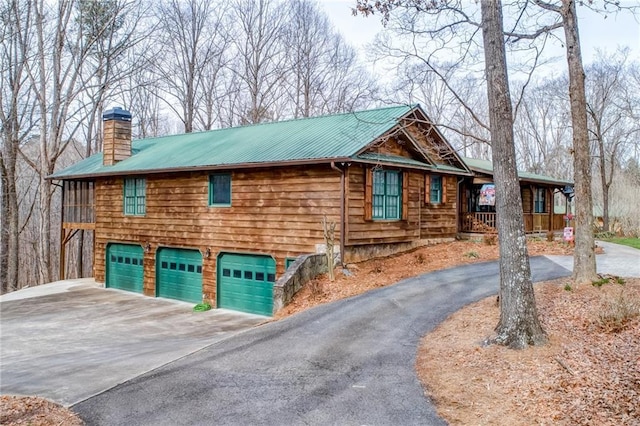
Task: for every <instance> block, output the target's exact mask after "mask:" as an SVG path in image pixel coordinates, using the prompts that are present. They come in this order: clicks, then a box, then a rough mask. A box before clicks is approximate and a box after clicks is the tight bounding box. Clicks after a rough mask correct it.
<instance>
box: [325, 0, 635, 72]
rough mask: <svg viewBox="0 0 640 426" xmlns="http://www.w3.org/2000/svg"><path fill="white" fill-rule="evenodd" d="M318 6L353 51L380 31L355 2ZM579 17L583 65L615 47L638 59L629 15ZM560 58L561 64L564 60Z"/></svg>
mask: <svg viewBox="0 0 640 426" xmlns="http://www.w3.org/2000/svg"><path fill="white" fill-rule="evenodd" d="M470 1H471V0H470ZM319 3H320V5H321V6H322V7H323V8H324V10H325V11H326V12H327V14H328V15H329V18H330V19H331V20H332V22H333V24H334V26H335V27H336V28H337V29H338V30H339V31H340V32H341V33H342V34H343V35H344V36H345V38H346V39H347V40H348V41H349V42H350V43H351V44H352V45H353V46H354V47H357V48H359V49H361V50H364V49H365V47H366V45H367V43H369V42H371V41H372V40H373V39H374V37H375V35H376V34H377V33H378V32H379V31H380V30H382V29H383V27H382V24H381V23H380V17H379V16H373V17H369V18H364V17H362V16H352V14H351V9H352V8H353V6H354V4H355V3H356V0H319ZM622 3H623V5H624V4H626V5H631V4H634V5H640V1H631V0H629V1H623V2H622ZM578 17H579V25H580V40H581V45H582V55H583V61H584V63H585V64H588V63H590V62H592V61H593V59H594V57H595V53H596V49H600V50H603V51H608V52H609V53H613V52H614V51H615V50H616V49H617V47H618V46H623V47H625V46H626V47H629V48H630V49H631V54H632V57H633V58H635V59H640V24H639V23H638V22H637V21H636V18H634V17H633V16H632V15H631V14H630V13H628V12H625V13H619V14H617V15H614V14H610V15H608V16H607V17H606V18H605V17H604V16H603V15H598V14H596V13H594V12H592V11H590V10H589V9H587V8H585V7H578ZM558 36H559V37H560V38H561V39H564V34H562V31H561V30H560V31H558ZM553 55H554V56H556V55H558V56H560V55H564V50H563V48H562V47H561V46H560V45H559V44H558V43H556V50H555V51H554V53H553ZM560 57H561V59H563V60H564V57H562V56H560ZM362 59H365V60H366V59H367V57H366V54H363V55H362ZM564 65H566V62H565V63H564Z"/></svg>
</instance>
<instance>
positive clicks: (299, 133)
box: [49, 105, 423, 179]
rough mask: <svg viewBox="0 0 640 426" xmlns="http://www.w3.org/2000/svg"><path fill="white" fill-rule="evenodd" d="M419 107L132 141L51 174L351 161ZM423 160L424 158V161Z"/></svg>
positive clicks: (59, 176) (77, 175)
mask: <svg viewBox="0 0 640 426" xmlns="http://www.w3.org/2000/svg"><path fill="white" fill-rule="evenodd" d="M417 108H419V107H418V106H407V105H403V106H394V107H386V108H378V109H372V110H368V111H360V112H350V113H344V114H336V115H327V116H322V117H313V118H305V119H297V120H288V121H280V122H272V123H262V124H256V125H249V126H241V127H231V128H226V129H219V130H211V131H207V132H199V133H187V134H182V135H174V136H165V137H159V138H150V139H142V140H136V141H133V144H132V155H131V157H129V158H127V159H125V160H122V161H120V162H118V163H116V164H114V165H112V166H104V165H102V154H101V153H100V154H96V155H93V156H91V157H89V158H87V159H85V160H82V161H80V162H78V163H76V164H74V165H72V166H70V167H68V168H66V169H63V170H61V171H58V172H55V173H54V174H52V175H51V176H49V177H50V178H52V179H70V178H89V177H95V176H101V175H102V176H108V175H126V174H141V173H151V172H163V171H178V170H197V169H215V168H224V167H228V168H233V167H234V166H235V167H237V166H239V165H242V166H258V165H265V164H274V163H304V162H319V161H332V160H340V159H343V160H347V159H349V158H351V157H353V156H355V155H357V153H358V152H360V151H361V150H362V149H364V148H365V147H366V146H367V145H368V144H370V143H371V142H373V141H374V140H375V139H376V138H378V137H379V136H382V135H383V134H385V133H386V132H387V131H389V130H391V129H392V128H393V127H394V126H396V125H397V124H398V120H399V119H400V118H402V117H404V116H406V115H408V114H410V113H411V112H413V111H414V110H415V109H417ZM420 164H421V165H423V164H422V163H420Z"/></svg>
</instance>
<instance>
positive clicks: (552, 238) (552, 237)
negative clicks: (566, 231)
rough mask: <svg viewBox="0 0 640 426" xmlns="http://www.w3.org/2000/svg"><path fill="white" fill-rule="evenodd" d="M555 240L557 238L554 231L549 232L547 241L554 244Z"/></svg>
mask: <svg viewBox="0 0 640 426" xmlns="http://www.w3.org/2000/svg"><path fill="white" fill-rule="evenodd" d="M555 238H556V234H555V233H554V232H553V231H548V232H547V241H549V242H550V243H552V242H553V240H554V239H555Z"/></svg>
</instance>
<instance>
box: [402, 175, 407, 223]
mask: <svg viewBox="0 0 640 426" xmlns="http://www.w3.org/2000/svg"><path fill="white" fill-rule="evenodd" d="M408 218H409V173H407V172H402V220H407V219H408Z"/></svg>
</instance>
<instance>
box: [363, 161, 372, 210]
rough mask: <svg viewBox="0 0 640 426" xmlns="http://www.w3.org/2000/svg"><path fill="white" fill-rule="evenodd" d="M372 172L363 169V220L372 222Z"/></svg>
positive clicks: (368, 169)
mask: <svg viewBox="0 0 640 426" xmlns="http://www.w3.org/2000/svg"><path fill="white" fill-rule="evenodd" d="M372 198H373V170H372V169H370V168H369V167H367V168H365V169H364V220H372V217H373V216H372V215H373V203H372Z"/></svg>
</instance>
